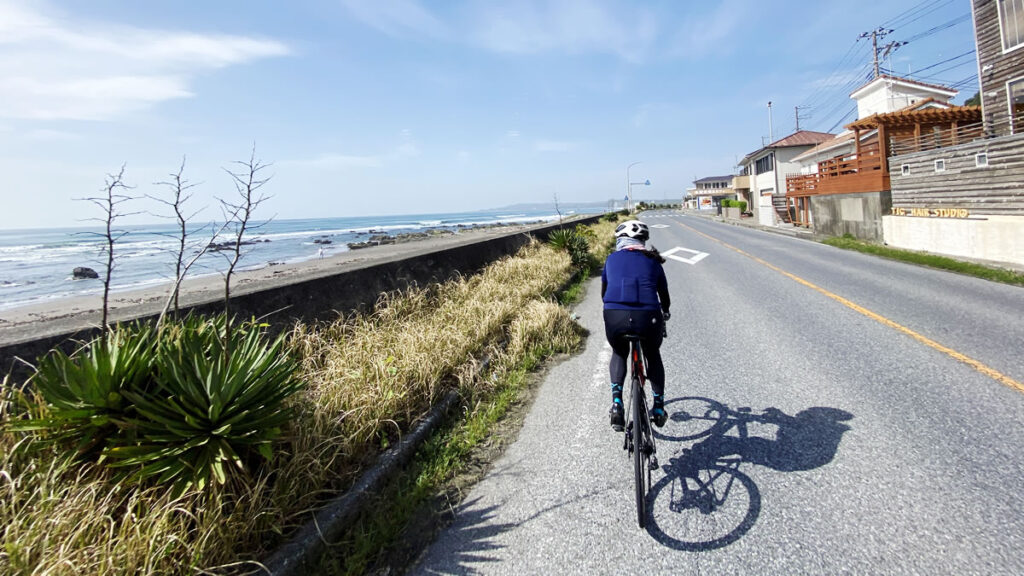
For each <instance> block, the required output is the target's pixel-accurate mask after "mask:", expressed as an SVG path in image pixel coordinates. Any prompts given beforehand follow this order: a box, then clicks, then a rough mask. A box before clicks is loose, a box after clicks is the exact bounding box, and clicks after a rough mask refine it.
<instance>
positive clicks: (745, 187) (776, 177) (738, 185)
mask: <svg viewBox="0 0 1024 576" xmlns="http://www.w3.org/2000/svg"><path fill="white" fill-rule="evenodd" d="M833 136H834V135H833V134H828V133H826V132H812V131H810V130H800V131H798V132H794V133H792V134H790V135H789V136H786V137H785V138H781V139H779V140H776V141H775V142H772V143H771V144H768V145H767V146H764V147H762V148H760V149H758V150H755V151H754V152H751V153H750V154H747V155H746V156H745V157H744V158H743V160H742V161H741V162H740V170H741V174H744V175H745V176H737V177H736V179H735V180H734V182H733V183H734V186H735V188H734V189H735V190H736V193H737V194H738V195H740V196H742V197H744V198H745V199H746V200H747V204H748V206H749V208H748V209H749V210H751V211H752V212H753V213H754V217H755V218H757V221H758V222H759V223H760V224H762V225H764V226H776V225H778V223H779V222H790V221H791V215H790V213H789V211H788V210H787V208H786V176H787V175H789V174H798V173H799V172H800V165H799V164H797V163H795V162H794V161H793V159H794V158H796V157H797V156H799V155H800V154H802V153H804V152H806V151H808V150H810V149H811V148H814V147H815V146H817V145H818V144H821V143H822V142H825V141H827V140H831V139H832V138H833Z"/></svg>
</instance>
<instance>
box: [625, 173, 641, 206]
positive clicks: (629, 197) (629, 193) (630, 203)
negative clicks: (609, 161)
mask: <svg viewBox="0 0 1024 576" xmlns="http://www.w3.org/2000/svg"><path fill="white" fill-rule="evenodd" d="M637 164H641V162H633V163H632V164H630V165H629V166H626V200H627V204H626V210H627V211H629V212H632V211H633V183H632V182H630V181H629V169H630V168H632V167H633V166H636V165H637Z"/></svg>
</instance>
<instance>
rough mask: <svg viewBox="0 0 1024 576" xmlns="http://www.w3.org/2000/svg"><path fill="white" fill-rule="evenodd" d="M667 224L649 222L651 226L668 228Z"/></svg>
mask: <svg viewBox="0 0 1024 576" xmlns="http://www.w3.org/2000/svg"><path fill="white" fill-rule="evenodd" d="M668 227H669V225H668V224H651V228H668Z"/></svg>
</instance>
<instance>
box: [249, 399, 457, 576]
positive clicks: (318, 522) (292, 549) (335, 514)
mask: <svg viewBox="0 0 1024 576" xmlns="http://www.w3.org/2000/svg"><path fill="white" fill-rule="evenodd" d="M458 401H459V395H458V393H456V392H448V394H446V395H445V396H444V398H442V399H441V401H440V402H438V403H437V404H435V405H434V406H433V407H432V408H431V410H430V412H429V413H428V414H427V417H426V418H425V419H424V420H423V421H422V422H420V424H419V425H417V426H416V428H415V429H413V431H412V432H410V433H409V434H406V435H405V436H403V437H402V439H401V441H399V443H398V445H397V446H395V447H394V448H393V449H391V450H388V451H387V452H385V453H384V454H382V455H381V456H380V458H379V459H378V460H377V463H376V464H375V465H374V466H373V468H371V469H370V470H368V471H366V472H365V473H364V474H363V475H362V476H361V477H360V478H359V480H358V481H357V482H356V483H355V484H354V485H353V486H352V487H351V488H349V489H348V490H347V491H346V492H345V493H344V494H343V495H341V496H339V497H338V498H336V499H335V500H333V501H332V502H330V503H329V504H327V505H326V506H324V507H323V508H321V509H320V510H319V511H318V512H317V513H316V516H314V517H313V519H312V520H310V521H309V522H307V523H306V524H305V525H303V526H302V528H300V529H299V531H298V532H296V533H295V535H294V536H292V538H291V540H289V541H288V542H286V543H285V544H284V545H282V546H281V547H280V548H278V549H277V551H275V552H274V553H273V554H272V555H271V556H270V558H268V559H267V561H266V562H265V563H264V564H263V569H264V571H265V572H266V573H267V574H271V575H272V576H302V575H305V574H312V573H313V571H314V570H315V569H316V568H317V565H318V562H319V560H320V557H321V556H322V555H323V553H324V552H325V551H326V550H327V546H328V543H330V542H336V541H337V540H338V539H339V538H341V536H342V534H343V533H344V530H345V528H347V527H348V526H349V525H351V523H352V522H353V521H354V520H355V519H356V517H357V516H358V515H359V513H360V512H362V511H363V508H364V507H365V505H366V502H367V501H368V499H367V498H366V496H367V495H369V494H371V493H373V492H377V491H379V490H380V488H381V487H382V486H383V485H384V483H385V482H387V481H388V480H390V479H391V478H392V477H394V476H395V474H396V473H397V471H398V469H400V468H402V467H404V466H405V465H406V464H407V463H408V462H409V460H411V459H412V457H413V455H414V454H415V453H416V450H417V449H418V448H419V447H420V444H422V443H423V441H424V440H426V439H427V438H428V437H429V436H430V434H431V433H433V431H434V429H435V428H437V426H438V424H440V423H441V421H442V420H443V419H444V417H445V416H446V415H447V414H448V412H449V411H450V410H451V409H452V408H453V407H454V406H455V405H456V404H457V403H458Z"/></svg>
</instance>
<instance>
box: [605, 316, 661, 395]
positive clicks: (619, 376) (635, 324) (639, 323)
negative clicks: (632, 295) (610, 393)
mask: <svg viewBox="0 0 1024 576" xmlns="http://www.w3.org/2000/svg"><path fill="white" fill-rule="evenodd" d="M664 321H665V320H664V319H663V318H662V316H661V311H660V310H605V311H604V332H605V337H607V338H608V343H609V344H611V345H612V360H611V362H610V363H609V364H608V373H609V375H610V376H611V381H612V384H613V385H615V384H619V385H621V384H622V382H623V380H625V379H626V356H628V355H629V342H627V341H626V340H624V339H623V338H622V336H623V335H624V334H638V335H640V336H643V338H644V341H643V348H644V356H645V357H646V358H647V379H648V380H649V381H650V383H651V389H652V390H653V391H654V394H655V395H657V396H663V395H664V394H665V366H664V365H663V364H662V362H661V340H662V326H663V324H662V322H664Z"/></svg>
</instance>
